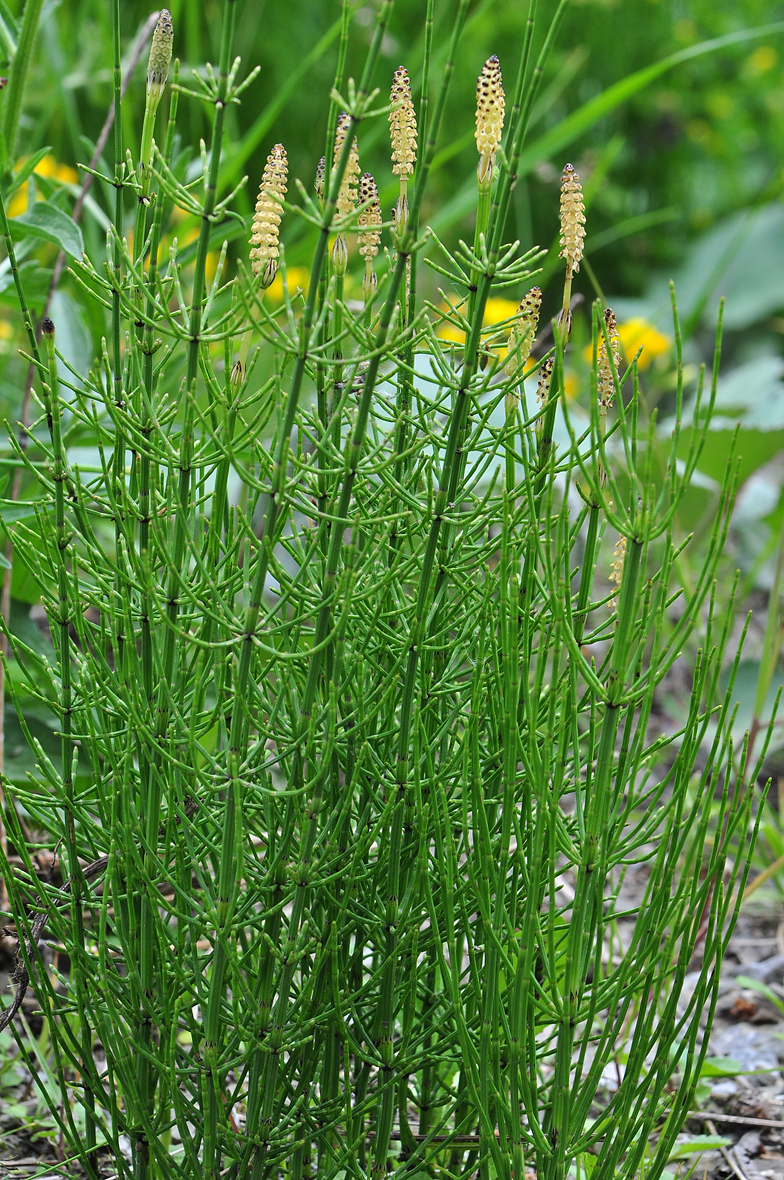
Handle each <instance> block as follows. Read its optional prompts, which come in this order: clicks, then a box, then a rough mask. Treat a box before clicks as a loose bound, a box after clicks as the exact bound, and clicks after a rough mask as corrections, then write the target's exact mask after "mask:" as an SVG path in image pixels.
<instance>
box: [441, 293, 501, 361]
mask: <svg viewBox="0 0 784 1180" xmlns="http://www.w3.org/2000/svg"><path fill="white" fill-rule="evenodd" d="M518 306H519V305H518V304H517V303H515V302H514V300H513V299H502V298H501V297H500V296H498V297H496V298H494V299H488V301H487V303H486V304H485V314H484V316H483V317H482V326H483V327H484V328H494V327H495V325H496V324H500V323H503V321H504V320H508V319H511V318H512V316H515V315H517V309H518ZM450 307H456V308H458V309H459V311H461V312H462V313H463V314H465V312H466V309H467V307H468V303H467V301H465V300H460V299H458V298H457V296H455V297H454V298H451V299H450V300H449V303H442V304H440V305H439V310H440V311H443V312H447V311H449V309H450ZM436 335H437V336H438V338H439V339H440V340H452V341H454V343H455V344H464V343H465V333H464V332H461V330H460V329H459V328H457V327H455V325H454V324H450V323H448V322H446V321H444V322H443V323H441V324H439V325H438V328H437V329H436ZM499 355H500V356H501V357H504V356H506V348H504V349H502V350H501V352H500V353H499Z"/></svg>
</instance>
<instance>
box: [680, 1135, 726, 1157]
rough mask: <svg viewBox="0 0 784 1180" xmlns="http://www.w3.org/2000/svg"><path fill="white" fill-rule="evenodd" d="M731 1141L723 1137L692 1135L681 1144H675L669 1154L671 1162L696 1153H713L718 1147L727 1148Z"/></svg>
mask: <svg viewBox="0 0 784 1180" xmlns="http://www.w3.org/2000/svg"><path fill="white" fill-rule="evenodd" d="M731 1143H732V1140H731V1139H726V1138H725V1137H724V1136H723V1135H693V1136H692V1138H691V1139H687V1140H685V1141H684V1142H683V1143H676V1144H675V1146H674V1147H673V1149H672V1151H671V1152H670V1156H669V1158H670V1159H671V1160H677V1159H683V1158H684V1156H689V1155H696V1153H697V1152H698V1151H715V1150H716V1149H717V1148H719V1147H729V1145H730V1144H731Z"/></svg>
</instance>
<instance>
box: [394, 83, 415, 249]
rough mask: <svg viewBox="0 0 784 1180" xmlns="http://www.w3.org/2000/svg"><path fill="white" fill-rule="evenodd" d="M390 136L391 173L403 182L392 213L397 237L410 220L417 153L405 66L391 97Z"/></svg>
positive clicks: (412, 111)
mask: <svg viewBox="0 0 784 1180" xmlns="http://www.w3.org/2000/svg"><path fill="white" fill-rule="evenodd" d="M389 101H390V103H391V104H392V109H391V111H390V112H389V136H390V139H391V141H392V171H393V172H394V174H395V176H397V177H398V178H399V179H400V196H399V197H398V199H397V202H396V204H395V208H394V210H393V217H394V221H395V234H396V236H397V237H400V235H401V234H402V233H403V230H404V229H405V228H406V222H407V221H408V196H407V189H408V181H409V179H410V178H411V176H412V174H413V172H414V165H415V164H416V151H417V122H416V113H415V111H414V102H413V99H412V97H411V81H410V79H409V76H408V70H407V69H406V68H405V66H398V68H397V69H396V70H395V74H394V77H393V79H392V89H391V91H390V95H389Z"/></svg>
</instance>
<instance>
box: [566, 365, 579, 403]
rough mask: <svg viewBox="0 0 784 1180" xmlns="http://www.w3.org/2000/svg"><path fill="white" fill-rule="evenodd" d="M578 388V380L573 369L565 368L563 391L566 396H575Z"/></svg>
mask: <svg viewBox="0 0 784 1180" xmlns="http://www.w3.org/2000/svg"><path fill="white" fill-rule="evenodd" d="M579 388H580V380H579V378H578V376H577V374H576V373H575V371H574V369H567V370H566V371H565V372H564V393H565V394H566V396H567V397H577V391H578V390H579Z"/></svg>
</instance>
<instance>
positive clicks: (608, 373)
mask: <svg viewBox="0 0 784 1180" xmlns="http://www.w3.org/2000/svg"><path fill="white" fill-rule="evenodd" d="M604 322H605V324H606V325H607V336H608V338H609V341H610V352H611V354H612V367H611V366H610V362H609V360H608V357H607V341H606V340H605V338H604V334H602V335H601V336H600V337H599V352H598V372H597V389H598V394H599V413H600V414H601V415H602V417H604V418H606V417H607V410H608V409H609V407H610V406H611V405H612V400H613V398H614V397H615V381H614V379H613V369H615V374H616V377H617V375H618V373H619V372H620V368H621V338H620V336H619V334H618V321H617V320H616V318H615V312H614V311H613V309H612V308H611V307H607V308H605V312H604Z"/></svg>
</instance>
